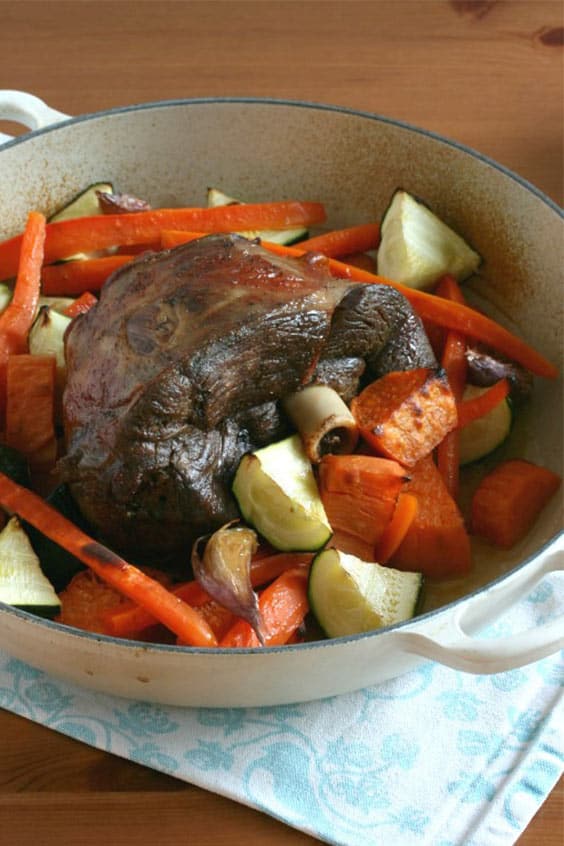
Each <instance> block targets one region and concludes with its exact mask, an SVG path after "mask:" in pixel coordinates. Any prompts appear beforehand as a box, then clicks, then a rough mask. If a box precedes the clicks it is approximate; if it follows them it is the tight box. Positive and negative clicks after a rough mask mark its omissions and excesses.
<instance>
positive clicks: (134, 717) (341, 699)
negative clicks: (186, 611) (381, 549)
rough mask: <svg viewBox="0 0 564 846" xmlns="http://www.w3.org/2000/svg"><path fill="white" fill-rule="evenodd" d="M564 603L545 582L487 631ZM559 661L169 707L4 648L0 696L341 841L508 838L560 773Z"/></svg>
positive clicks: (518, 624) (422, 844) (520, 623)
mask: <svg viewBox="0 0 564 846" xmlns="http://www.w3.org/2000/svg"><path fill="white" fill-rule="evenodd" d="M563 606H564V585H563V584H562V579H560V581H559V578H558V575H556V574H553V575H552V576H551V577H550V578H546V579H545V580H543V582H542V583H540V584H539V585H538V586H537V588H536V589H535V590H534V591H533V592H532V593H531V594H530V595H529V596H528V597H527V599H526V600H523V601H522V602H520V603H519V605H517V606H516V607H515V608H513V609H512V611H511V612H510V613H508V614H506V615H505V616H504V617H502V618H501V619H500V620H499V621H498V622H497V623H496V624H495V625H494V626H491V627H490V628H489V629H488V631H487V632H486V633H484V635H487V636H488V637H496V636H500V635H507V634H511V633H512V632H515V631H519V630H523V629H525V628H528V627H531V626H535V625H539V624H540V623H542V622H543V621H545V620H547V619H550V618H551V617H553V616H554V615H555V614H556V613H557V611H558V608H562V607H563ZM563 686H564V660H563V656H562V655H554V656H551V657H550V658H546V659H544V660H542V661H540V662H538V663H536V664H533V665H530V666H528V667H524V668H521V669H516V670H512V671H510V672H506V673H501V674H498V675H492V676H472V675H466V674H463V673H460V672H456V671H454V670H450V669H447V668H444V667H442V666H439V665H438V664H434V663H432V662H425V663H422V664H421V665H420V666H419V667H418V669H416V670H414V671H412V672H410V673H408V674H406V675H404V676H402V677H401V678H398V679H394V680H392V681H389V682H386V683H384V684H380V685H377V686H374V687H370V688H367V689H365V690H362V691H359V692H356V693H351V694H348V695H342V696H337V697H333V698H329V699H324V700H321V701H318V702H311V703H307V704H296V705H290V706H281V707H272V708H245V709H227V710H222V709H199V708H175V707H166V706H160V705H152V704H148V703H144V702H136V701H128V700H125V699H120V698H116V697H112V696H108V695H105V694H100V693H93V692H91V691H88V690H85V689H82V688H79V687H73V686H71V685H69V684H66V683H63V682H61V681H58V680H57V679H55V678H52V677H49V676H47V675H45V674H44V673H42V672H39V671H38V670H36V669H33V668H32V667H30V666H29V665H27V664H24V663H22V662H21V661H18V660H15V659H13V658H10V657H9V656H8V655H6V654H5V653H2V652H0V706H2V707H4V708H7V709H8V710H10V711H13V712H15V713H17V714H20V715H23V716H25V717H28V718H29V719H31V720H35V721H37V722H39V723H42V724H43V725H45V726H49V727H50V728H52V729H54V730H56V731H59V732H62V733H64V734H67V735H70V736H72V737H75V738H77V739H79V740H81V741H83V742H85V743H88V744H91V745H92V746H95V747H97V748H99V749H104V750H106V751H108V752H111V753H114V754H116V755H120V756H122V757H124V758H128V759H130V760H133V761H138V762H139V763H141V764H144V765H146V766H149V767H153V768H154V769H156V770H161V771H162V772H165V773H169V774H171V775H173V776H176V777H177V778H180V779H183V780H185V781H189V782H192V783H193V784H197V785H200V786H201V787H204V788H206V789H208V790H212V791H215V792H217V793H220V794H222V795H224V796H227V797H229V798H231V799H234V800H236V801H238V802H242V803H245V804H247V805H250V806H252V807H253V808H257V809H259V810H261V811H263V812H265V813H267V814H271V815H272V816H273V817H276V818H278V819H280V820H283V821H284V822H285V823H287V824H288V825H291V826H294V827H295V828H297V829H300V830H302V831H304V832H307V833H308V834H310V835H313V836H314V837H317V838H318V839H320V840H321V841H322V842H326V843H329V844H340V846H379V845H380V844H385V846H396V844H397V846H508V845H509V844H512V843H514V842H515V840H516V839H517V838H518V837H519V835H520V833H521V832H522V831H523V830H524V829H525V827H526V826H527V824H528V822H529V820H530V819H531V818H532V816H533V815H534V814H535V812H536V811H537V810H538V808H539V807H540V805H541V804H542V802H543V800H544V799H545V798H546V796H547V795H548V794H549V792H550V791H551V789H552V788H553V786H554V785H555V784H556V782H557V780H558V778H559V776H560V775H561V774H562V772H563V770H564V707H563V702H562V688H563Z"/></svg>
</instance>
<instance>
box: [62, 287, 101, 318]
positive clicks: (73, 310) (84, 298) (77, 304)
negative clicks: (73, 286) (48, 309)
mask: <svg viewBox="0 0 564 846" xmlns="http://www.w3.org/2000/svg"><path fill="white" fill-rule="evenodd" d="M97 302H98V300H97V299H96V297H95V296H94V294H91V293H90V291H85V292H84V294H81V295H80V297H79V298H78V299H76V300H75V301H74V302H73V303H71V304H70V305H68V306H67V307H66V309H65V310H64V312H63V314H66V316H67V317H78V315H79V314H86V312H87V311H90V309H91V308H92V306H95V305H96V303H97Z"/></svg>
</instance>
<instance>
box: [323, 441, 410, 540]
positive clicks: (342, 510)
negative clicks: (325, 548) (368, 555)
mask: <svg viewBox="0 0 564 846" xmlns="http://www.w3.org/2000/svg"><path fill="white" fill-rule="evenodd" d="M405 481H406V473H405V470H404V468H403V467H401V466H400V465H399V464H398V463H397V462H396V461H391V460H389V459H387V458H377V457H376V456H372V455H325V456H324V457H323V458H322V460H321V462H320V464H319V493H320V495H321V499H322V501H323V506H324V508H325V511H326V513H327V517H328V520H329V523H330V525H331V528H332V529H334V530H335V531H339V532H345V533H346V534H348V535H354V536H355V537H357V538H360V539H361V540H362V541H363V542H364V543H367V544H370V545H371V547H372V548H373V547H374V544H375V543H376V542H377V541H378V540H379V538H380V536H381V535H382V532H383V531H384V529H385V528H386V526H387V525H388V523H389V522H390V520H391V518H392V514H393V512H394V508H395V506H396V500H397V498H398V494H399V492H400V490H401V489H402V486H403V485H404V483H405Z"/></svg>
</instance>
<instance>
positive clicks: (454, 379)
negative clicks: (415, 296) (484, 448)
mask: <svg viewBox="0 0 564 846" xmlns="http://www.w3.org/2000/svg"><path fill="white" fill-rule="evenodd" d="M435 293H436V294H437V296H439V297H445V298H446V299H448V300H452V301H453V302H457V303H462V304H464V296H463V294H462V291H461V290H460V286H459V285H458V282H457V281H456V279H455V278H454V276H450V275H448V276H444V277H443V278H442V279H441V280H439V283H438V285H437V287H436V290H435ZM441 364H442V367H443V370H444V371H445V373H446V375H447V379H448V383H449V385H450V387H451V390H452V392H453V395H454V398H455V400H456V402H457V403H460V401H461V400H462V395H463V393H464V387H465V385H466V371H467V364H466V340H465V338H464V336H463V335H461V334H460V332H454V331H452V330H451V331H449V332H447V335H446V339H445V345H444V349H443V355H442V361H441ZM437 466H438V468H439V471H440V473H441V474H442V476H443V479H444V480H445V484H446V486H447V489H448V491H449V493H450V495H451V496H453V497H454V498H456V497H457V496H458V488H459V479H460V434H459V432H458V429H453V430H452V431H451V432H448V434H447V435H445V437H444V438H443V440H442V441H441V443H440V444H439V445H438V447H437Z"/></svg>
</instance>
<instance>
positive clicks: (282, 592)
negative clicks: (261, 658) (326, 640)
mask: <svg viewBox="0 0 564 846" xmlns="http://www.w3.org/2000/svg"><path fill="white" fill-rule="evenodd" d="M307 583H308V571H307V569H306V568H305V567H300V568H294V569H292V570H286V571H285V572H284V573H282V575H281V576H278V578H277V579H276V580H275V581H274V582H272V584H271V585H269V586H268V587H267V588H265V590H263V592H262V594H261V595H260V597H259V608H260V612H261V616H262V620H263V622H264V628H265V631H266V637H265V646H281V645H282V644H284V643H286V642H287V641H288V640H289V639H290V638H291V637H292V635H293V634H294V633H295V631H296V629H297V628H298V627H299V626H300V625H301V623H302V622H303V620H304V617H305V615H306V614H307V612H308V610H309V604H308V599H307ZM219 645H220V646H221V647H243V648H246V649H249V648H251V647H259V646H260V642H259V639H258V638H257V636H256V634H255V632H254V630H253V629H252V628H251V626H250V625H249V623H247V621H246V620H241V619H239V620H237V622H236V623H235V624H234V625H233V626H232V627H231V628H230V629H229V631H228V632H227V634H226V635H225V637H223V639H222V640H221V641H220V643H219Z"/></svg>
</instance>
